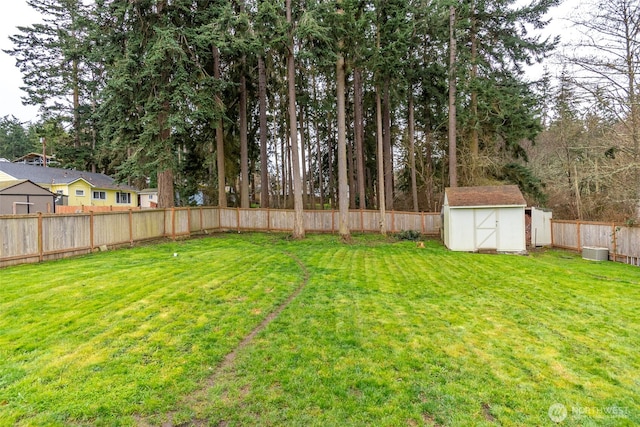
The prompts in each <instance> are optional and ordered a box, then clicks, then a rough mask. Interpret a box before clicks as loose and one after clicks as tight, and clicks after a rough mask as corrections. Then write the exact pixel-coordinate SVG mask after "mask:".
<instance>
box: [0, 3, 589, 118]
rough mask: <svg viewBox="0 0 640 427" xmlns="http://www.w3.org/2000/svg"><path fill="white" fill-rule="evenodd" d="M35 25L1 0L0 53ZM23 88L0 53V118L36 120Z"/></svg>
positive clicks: (25, 9)
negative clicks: (20, 28) (20, 30)
mask: <svg viewBox="0 0 640 427" xmlns="http://www.w3.org/2000/svg"><path fill="white" fill-rule="evenodd" d="M523 2H524V0H523ZM579 3H580V0H565V2H564V4H563V5H562V6H560V7H559V8H556V10H554V11H553V12H552V13H551V14H550V16H551V17H553V21H552V23H551V25H550V26H549V27H548V29H547V31H548V32H549V33H550V34H561V35H566V34H567V29H566V27H567V23H566V21H563V20H562V18H563V17H566V16H567V15H568V14H569V13H570V12H571V11H572V10H573V9H574V8H575V5H577V4H579ZM38 21H39V15H38V14H37V13H36V12H34V11H33V9H31V8H30V7H29V6H28V5H27V1H26V0H3V10H2V13H0V49H10V48H11V47H12V44H11V42H10V40H9V36H10V35H12V34H16V33H17V32H18V30H17V26H28V25H31V24H33V23H35V22H38ZM541 71H542V67H535V68H534V69H532V71H531V72H532V73H534V74H536V73H539V72H541ZM22 85H23V82H22V77H21V74H20V72H19V71H18V69H17V68H16V66H15V60H14V58H12V57H11V56H9V55H7V54H6V53H4V52H0V117H4V116H7V115H8V116H12V115H13V116H15V117H17V118H18V119H20V120H22V121H34V120H36V118H37V115H38V108H37V107H32V106H24V105H22V102H21V100H20V98H21V96H22V91H21V90H20V86H22Z"/></svg>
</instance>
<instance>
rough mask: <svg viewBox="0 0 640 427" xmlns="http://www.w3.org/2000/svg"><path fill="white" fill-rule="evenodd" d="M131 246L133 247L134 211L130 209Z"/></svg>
mask: <svg viewBox="0 0 640 427" xmlns="http://www.w3.org/2000/svg"><path fill="white" fill-rule="evenodd" d="M129 245H131V246H133V210H131V209H129Z"/></svg>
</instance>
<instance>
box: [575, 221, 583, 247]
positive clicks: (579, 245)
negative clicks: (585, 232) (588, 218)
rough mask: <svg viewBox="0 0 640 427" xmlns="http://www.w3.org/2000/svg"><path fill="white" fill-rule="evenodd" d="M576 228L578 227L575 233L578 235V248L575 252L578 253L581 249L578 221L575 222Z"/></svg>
mask: <svg viewBox="0 0 640 427" xmlns="http://www.w3.org/2000/svg"><path fill="white" fill-rule="evenodd" d="M576 227H578V232H577V235H578V248H577V250H578V252H580V249H581V248H582V245H581V244H580V243H581V242H580V221H579V220H578V221H576Z"/></svg>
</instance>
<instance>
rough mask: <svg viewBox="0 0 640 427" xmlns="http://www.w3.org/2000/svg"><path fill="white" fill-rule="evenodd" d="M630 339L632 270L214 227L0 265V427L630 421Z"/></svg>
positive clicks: (639, 365) (636, 295) (547, 257)
mask: <svg viewBox="0 0 640 427" xmlns="http://www.w3.org/2000/svg"><path fill="white" fill-rule="evenodd" d="M174 252H177V253H178V256H177V257H174V256H173V254H174ZM307 277H308V281H306V278H307ZM301 285H304V288H303V289H302V291H301V292H300V294H298V295H297V296H296V297H295V298H294V299H293V300H292V301H291V302H290V304H289V305H288V306H287V307H286V308H285V309H284V310H283V311H282V312H281V313H280V314H279V315H278V316H277V317H276V318H275V319H274V320H273V321H272V322H271V323H269V324H268V325H267V326H266V327H265V328H264V329H262V330H260V331H259V332H258V334H257V335H256V336H255V337H254V338H253V340H251V341H250V342H248V343H247V344H246V345H242V346H241V348H239V349H237V352H236V354H235V358H233V359H232V360H228V361H227V362H223V360H224V359H225V356H226V355H227V354H229V353H230V352H232V351H234V349H236V348H237V347H238V345H239V344H240V342H241V341H242V340H243V338H244V337H246V336H247V334H249V333H250V332H251V331H252V330H253V329H254V328H256V326H258V325H259V324H260V323H261V322H262V321H263V320H264V319H265V318H266V317H267V316H268V315H269V313H271V312H273V311H274V310H275V309H276V308H277V307H278V306H279V305H280V304H282V303H283V302H285V301H286V300H287V298H288V297H289V296H290V295H291V294H292V293H293V292H294V291H295V290H296V289H298V288H299V287H300V286H301ZM638 349H640V269H638V268H637V267H631V266H626V265H621V264H614V263H593V262H588V261H584V260H582V259H580V258H579V257H578V256H577V255H575V254H572V253H568V252H561V251H546V252H541V253H534V254H532V255H531V256H528V257H524V256H509V255H479V254H466V253H453V252H449V251H447V250H446V249H444V248H443V247H442V245H441V244H440V243H437V242H427V243H426V248H425V249H418V248H416V246H415V244H414V243H413V242H391V241H387V240H383V239H382V238H380V237H378V236H357V237H356V238H355V239H354V242H353V244H350V245H345V244H342V243H339V239H338V238H337V237H336V236H309V237H308V238H307V239H305V240H304V241H299V242H298V241H291V240H288V239H286V238H285V236H283V235H271V234H266V235H265V234H263V235H260V234H242V235H237V234H235V235H234V234H228V235H221V236H216V237H212V238H206V239H199V240H191V241H185V242H174V243H164V244H159V245H153V246H145V247H138V248H135V249H128V250H120V251H114V252H106V253H99V254H94V255H90V256H86V257H82V258H75V259H67V260H62V261H56V262H48V263H43V264H38V265H26V266H19V267H12V268H8V269H4V270H0V425H14V424H15V425H160V424H162V423H163V422H165V421H167V420H169V419H171V421H172V422H173V423H174V424H181V423H185V425H190V424H192V423H193V424H196V425H213V426H216V425H228V426H232V425H274V426H277V425H299V426H309V425H317V426H344V425H376V426H378V425H385V426H405V425H406V426H414V425H441V426H468V425H487V426H489V425H513V426H523V425H554V422H553V421H552V420H551V418H550V417H549V408H550V407H551V406H552V405H554V404H561V405H563V406H559V405H556V406H554V407H553V408H555V410H552V415H553V416H554V418H555V416H560V417H561V416H562V415H563V412H562V409H566V411H567V413H566V417H565V418H564V420H563V421H562V422H560V423H559V425H581V426H583V425H598V426H599V425H609V426H619V425H629V426H631V425H638V424H640V397H639V396H640V352H639V350H638ZM557 419H559V418H557Z"/></svg>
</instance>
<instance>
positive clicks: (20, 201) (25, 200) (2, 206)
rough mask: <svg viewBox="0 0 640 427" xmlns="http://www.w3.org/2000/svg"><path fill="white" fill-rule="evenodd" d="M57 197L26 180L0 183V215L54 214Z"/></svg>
mask: <svg viewBox="0 0 640 427" xmlns="http://www.w3.org/2000/svg"><path fill="white" fill-rule="evenodd" d="M58 197H59V196H58V195H56V194H54V193H52V192H51V191H49V190H47V189H46V188H42V187H40V186H39V185H37V184H35V183H33V182H31V181H29V180H28V179H24V180H18V181H3V182H0V215H18V214H32V213H37V212H42V213H55V212H56V198H58Z"/></svg>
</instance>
